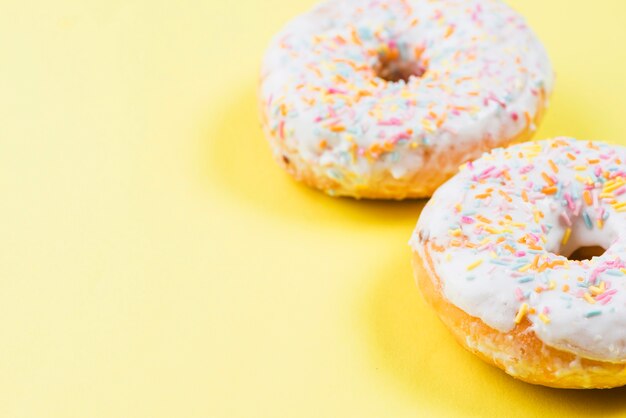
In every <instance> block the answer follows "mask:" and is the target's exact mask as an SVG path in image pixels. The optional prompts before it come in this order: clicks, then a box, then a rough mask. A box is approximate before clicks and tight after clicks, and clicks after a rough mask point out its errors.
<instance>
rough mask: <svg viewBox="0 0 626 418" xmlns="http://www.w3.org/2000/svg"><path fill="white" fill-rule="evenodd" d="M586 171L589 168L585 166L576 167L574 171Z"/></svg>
mask: <svg viewBox="0 0 626 418" xmlns="http://www.w3.org/2000/svg"><path fill="white" fill-rule="evenodd" d="M586 169H587V167H586V166H584V165H577V166H576V167H574V170H576V171H585V170H586Z"/></svg>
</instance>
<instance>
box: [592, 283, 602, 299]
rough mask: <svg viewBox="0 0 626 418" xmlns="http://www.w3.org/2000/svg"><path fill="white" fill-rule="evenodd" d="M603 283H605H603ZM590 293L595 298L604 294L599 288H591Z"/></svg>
mask: <svg viewBox="0 0 626 418" xmlns="http://www.w3.org/2000/svg"><path fill="white" fill-rule="evenodd" d="M602 283H604V282H602ZM589 291H590V292H591V294H592V295H594V296H598V295H599V294H601V293H602V292H603V290H602V289H601V288H600V287H598V286H589Z"/></svg>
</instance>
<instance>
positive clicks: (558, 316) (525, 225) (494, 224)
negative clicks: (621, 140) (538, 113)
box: [410, 138, 626, 388]
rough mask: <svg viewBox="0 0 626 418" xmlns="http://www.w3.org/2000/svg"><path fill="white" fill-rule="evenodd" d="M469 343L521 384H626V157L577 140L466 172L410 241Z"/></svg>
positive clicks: (443, 312) (502, 155) (431, 291)
mask: <svg viewBox="0 0 626 418" xmlns="http://www.w3.org/2000/svg"><path fill="white" fill-rule="evenodd" d="M410 245H411V246H412V248H413V261H414V268H415V275H416V279H417V281H418V284H419V287H420V289H421V291H422V294H423V295H424V296H425V298H426V300H427V301H428V302H429V303H430V304H431V305H432V306H433V307H434V309H435V310H436V312H437V313H438V315H439V316H440V318H441V319H442V320H443V322H444V323H445V324H446V325H447V326H448V327H449V328H450V329H451V331H452V332H453V334H454V335H455V336H456V337H457V339H458V340H459V342H460V343H461V344H462V345H463V346H465V347H466V348H467V349H469V350H470V351H472V352H474V353H475V354H477V355H479V356H480V357H481V358H483V359H484V360H486V361H488V362H490V363H493V364H495V365H496V366H498V367H500V368H502V369H504V370H505V371H506V372H507V373H508V374H510V375H512V376H514V377H516V378H519V379H521V380H524V381H527V382H530V383H536V384H541V385H546V386H552V387H562V388H608V387H615V386H622V385H624V384H626V148H625V147H621V146H613V145H609V144H606V143H601V142H591V141H576V140H573V139H571V138H557V139H553V140H545V141H537V142H527V143H523V144H517V145H513V146H511V147H508V148H499V149H495V150H492V151H491V152H490V153H487V154H485V155H483V156H482V157H481V158H479V159H478V160H476V161H474V162H469V163H466V164H464V165H463V166H462V167H461V170H460V171H459V173H458V174H457V175H455V176H454V177H453V178H451V179H450V180H449V181H447V182H446V183H445V184H444V185H443V186H441V187H440V188H439V189H438V190H437V191H436V192H435V193H434V195H433V197H432V199H431V200H430V201H429V202H428V204H427V205H426V207H425V208H424V210H423V212H422V214H421V216H420V218H419V221H418V223H417V227H416V229H415V232H414V233H413V236H412V238H411V241H410Z"/></svg>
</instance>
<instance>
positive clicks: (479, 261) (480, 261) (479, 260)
mask: <svg viewBox="0 0 626 418" xmlns="http://www.w3.org/2000/svg"><path fill="white" fill-rule="evenodd" d="M482 262H483V260H482V259H478V260H476V261H474V262H473V263H472V264H470V265H469V266H467V271H471V270H474V269H475V268H476V267H478V266H480V265H481V264H482Z"/></svg>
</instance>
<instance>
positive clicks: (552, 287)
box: [548, 280, 556, 290]
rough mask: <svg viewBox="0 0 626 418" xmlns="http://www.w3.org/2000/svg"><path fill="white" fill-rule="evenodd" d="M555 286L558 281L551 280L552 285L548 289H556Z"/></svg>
mask: <svg viewBox="0 0 626 418" xmlns="http://www.w3.org/2000/svg"><path fill="white" fill-rule="evenodd" d="M555 287H556V283H555V282H554V280H550V285H549V286H548V289H550V290H554V288H555Z"/></svg>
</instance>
